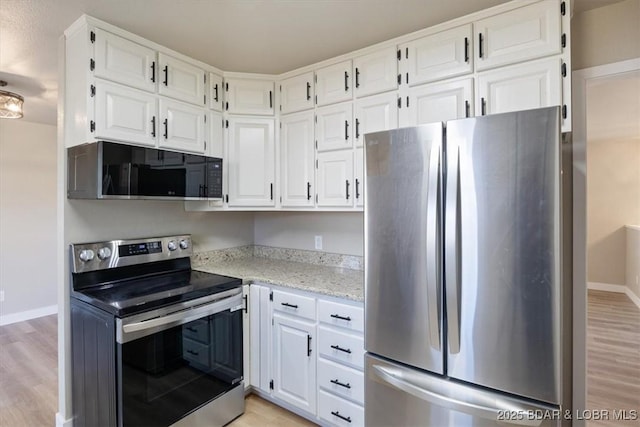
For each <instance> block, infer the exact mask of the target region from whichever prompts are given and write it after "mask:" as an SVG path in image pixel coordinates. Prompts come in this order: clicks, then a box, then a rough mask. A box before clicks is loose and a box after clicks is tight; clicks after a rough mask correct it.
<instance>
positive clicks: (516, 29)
mask: <svg viewBox="0 0 640 427" xmlns="http://www.w3.org/2000/svg"><path fill="white" fill-rule="evenodd" d="M560 28H561V23H560V6H559V4H558V2H557V1H540V2H537V3H534V4H531V5H529V6H524V7H521V8H518V9H514V10H512V11H509V12H505V13H501V14H499V15H496V16H492V17H490V18H486V19H483V20H481V21H478V22H476V23H475V24H474V29H475V33H476V35H477V37H478V39H477V43H478V51H477V52H478V56H477V58H478V60H477V62H476V68H477V70H486V69H489V68H493V67H497V66H500V65H506V64H512V63H515V62H519V61H525V60H530V59H535V58H540V57H542V56H547V55H554V54H558V53H561V52H562V47H561V45H560V38H561V37H560V32H561V30H560Z"/></svg>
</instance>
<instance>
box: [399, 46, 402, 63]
mask: <svg viewBox="0 0 640 427" xmlns="http://www.w3.org/2000/svg"><path fill="white" fill-rule="evenodd" d="M401 59H402V52H401V51H400V49H398V61H400V60H401Z"/></svg>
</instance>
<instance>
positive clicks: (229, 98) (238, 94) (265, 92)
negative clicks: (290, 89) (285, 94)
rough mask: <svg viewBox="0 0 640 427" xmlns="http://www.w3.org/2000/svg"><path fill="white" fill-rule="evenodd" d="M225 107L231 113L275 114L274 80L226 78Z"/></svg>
mask: <svg viewBox="0 0 640 427" xmlns="http://www.w3.org/2000/svg"><path fill="white" fill-rule="evenodd" d="M225 88H226V89H227V90H226V100H225V109H226V110H227V111H228V112H229V113H231V114H254V115H269V116H270V115H273V101H274V99H273V82H272V81H265V80H245V79H226V82H225Z"/></svg>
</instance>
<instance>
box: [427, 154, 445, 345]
mask: <svg viewBox="0 0 640 427" xmlns="http://www.w3.org/2000/svg"><path fill="white" fill-rule="evenodd" d="M439 193H440V141H433V142H432V143H431V153H430V155H429V183H428V187H427V240H426V243H427V251H426V252H427V305H428V307H429V308H428V310H429V313H428V315H429V341H430V342H431V347H433V348H434V349H436V350H440V311H441V303H440V298H439V295H440V292H441V290H440V274H439V273H440V271H439V268H438V263H437V261H438V260H439V259H440V257H439V256H438V252H439V246H438V241H439V240H440V236H439V235H440V232H439V230H440V215H439V214H438V212H439V210H440V197H439Z"/></svg>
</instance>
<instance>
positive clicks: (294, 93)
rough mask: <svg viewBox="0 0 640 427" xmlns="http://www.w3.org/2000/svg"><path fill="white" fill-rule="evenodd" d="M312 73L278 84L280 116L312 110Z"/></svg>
mask: <svg viewBox="0 0 640 427" xmlns="http://www.w3.org/2000/svg"><path fill="white" fill-rule="evenodd" d="M313 89H314V88H313V73H312V72H309V73H305V74H301V75H299V76H296V77H291V78H289V79H286V80H283V81H282V82H280V111H281V112H282V114H286V113H292V112H294V111H302V110H308V109H310V108H313V96H314V93H313Z"/></svg>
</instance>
